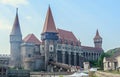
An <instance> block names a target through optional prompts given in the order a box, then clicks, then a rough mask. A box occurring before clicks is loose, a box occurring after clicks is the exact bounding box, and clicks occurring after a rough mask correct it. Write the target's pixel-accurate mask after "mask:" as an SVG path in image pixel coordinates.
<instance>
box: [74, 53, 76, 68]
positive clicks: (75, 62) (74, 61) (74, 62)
mask: <svg viewBox="0 0 120 77" xmlns="http://www.w3.org/2000/svg"><path fill="white" fill-rule="evenodd" d="M74 65H75V66H76V52H74Z"/></svg>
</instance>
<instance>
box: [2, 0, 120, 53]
mask: <svg viewBox="0 0 120 77" xmlns="http://www.w3.org/2000/svg"><path fill="white" fill-rule="evenodd" d="M119 3H120V1H119V0H74V1H73V0H0V35H1V38H0V53H2V54H6V53H7V54H9V53H10V44H9V34H10V32H11V28H12V26H13V22H14V18H15V11H16V7H18V8H19V20H20V26H21V31H22V34H23V38H24V37H25V36H26V35H27V34H29V33H34V34H35V35H36V36H37V37H38V38H39V39H40V37H41V36H40V34H41V32H42V28H43V24H44V20H45V16H46V12H47V9H48V6H49V5H50V6H51V9H52V13H53V17H54V21H55V24H56V27H57V28H61V29H65V30H69V31H72V32H73V33H74V34H75V35H76V37H77V38H78V39H80V41H81V43H82V45H86V46H94V44H93V38H94V36H95V33H96V30H97V29H98V30H99V33H100V35H101V37H102V38H103V49H104V50H105V51H107V50H109V49H112V48H116V47H120V36H119V35H120V29H119V28H120V4H119Z"/></svg>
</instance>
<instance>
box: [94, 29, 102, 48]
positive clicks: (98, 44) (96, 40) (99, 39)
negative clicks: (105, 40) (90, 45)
mask: <svg viewBox="0 0 120 77" xmlns="http://www.w3.org/2000/svg"><path fill="white" fill-rule="evenodd" d="M94 45H95V47H96V48H102V37H101V36H100V35H99V32H98V30H97V31H96V35H95V37H94Z"/></svg>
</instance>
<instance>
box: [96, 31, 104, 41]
mask: <svg viewBox="0 0 120 77" xmlns="http://www.w3.org/2000/svg"><path fill="white" fill-rule="evenodd" d="M95 39H102V37H101V36H100V35H99V32H98V30H97V31H96V35H95V37H94V40H95Z"/></svg>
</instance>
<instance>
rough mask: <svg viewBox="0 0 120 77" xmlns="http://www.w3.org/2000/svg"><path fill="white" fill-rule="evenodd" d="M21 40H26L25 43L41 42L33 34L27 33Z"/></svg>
mask: <svg viewBox="0 0 120 77" xmlns="http://www.w3.org/2000/svg"><path fill="white" fill-rule="evenodd" d="M23 41H24V42H26V43H34V44H41V42H40V41H39V40H38V39H37V37H36V36H35V35H34V34H28V35H27V36H26V37H25V38H24V39H23Z"/></svg>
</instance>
